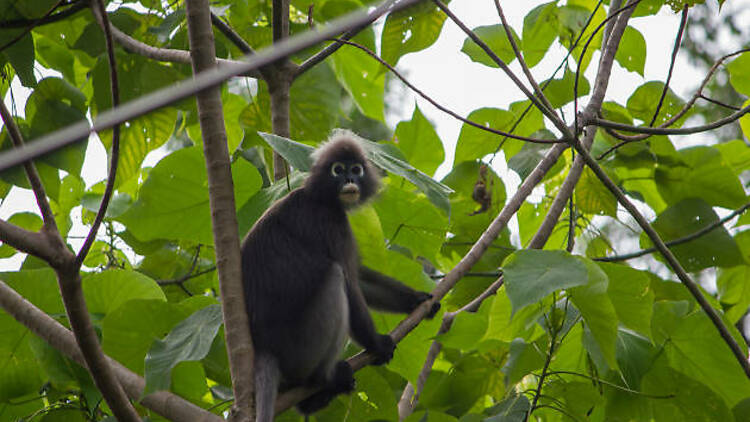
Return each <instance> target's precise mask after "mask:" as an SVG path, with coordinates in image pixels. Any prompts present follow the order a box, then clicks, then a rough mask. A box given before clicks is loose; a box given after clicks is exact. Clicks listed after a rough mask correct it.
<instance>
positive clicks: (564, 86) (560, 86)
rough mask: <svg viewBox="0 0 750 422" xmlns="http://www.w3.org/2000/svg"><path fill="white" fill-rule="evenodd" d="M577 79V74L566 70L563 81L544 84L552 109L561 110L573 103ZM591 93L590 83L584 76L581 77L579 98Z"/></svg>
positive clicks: (558, 80)
mask: <svg viewBox="0 0 750 422" xmlns="http://www.w3.org/2000/svg"><path fill="white" fill-rule="evenodd" d="M575 77H576V74H575V72H571V71H567V70H566V72H565V74H564V75H563V77H562V78H561V79H552V80H547V81H545V82H544V83H542V85H543V86H544V85H546V88H544V95H545V96H547V99H548V100H549V102H550V104H552V107H554V108H560V107H562V106H564V105H565V104H568V103H569V102H571V101H573V99H574V97H575V96H574V93H575V92H576V90H575V88H576V86H575ZM589 91H591V85H589V81H588V80H587V79H586V78H585V77H583V75H581V76H579V77H578V91H577V93H578V98H580V97H583V96H586V95H588V93H589Z"/></svg>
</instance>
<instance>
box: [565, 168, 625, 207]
mask: <svg viewBox="0 0 750 422" xmlns="http://www.w3.org/2000/svg"><path fill="white" fill-rule="evenodd" d="M575 202H576V205H577V206H578V207H579V208H580V209H581V211H583V212H585V213H589V214H598V215H609V216H611V217H615V218H616V217H617V199H615V197H614V195H612V192H610V191H609V189H607V188H606V187H605V186H604V184H603V183H602V182H601V181H600V180H599V178H598V177H596V175H595V174H594V172H593V171H591V169H589V168H588V167H586V168H585V169H584V170H583V173H582V174H581V179H580V180H579V181H578V186H576V196H575Z"/></svg>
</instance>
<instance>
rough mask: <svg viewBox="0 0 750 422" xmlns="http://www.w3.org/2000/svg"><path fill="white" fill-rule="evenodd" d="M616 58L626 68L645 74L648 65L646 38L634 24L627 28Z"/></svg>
mask: <svg viewBox="0 0 750 422" xmlns="http://www.w3.org/2000/svg"><path fill="white" fill-rule="evenodd" d="M615 60H617V61H618V62H619V63H620V66H622V67H624V68H625V69H627V70H629V71H631V72H637V73H638V74H639V75H641V76H643V69H644V68H645V66H646V39H645V38H643V35H642V34H641V33H640V32H639V31H638V30H637V29H635V28H633V27H632V26H628V27H627V28H625V33H623V34H622V40H620V46H619V48H618V49H617V52H616V53H615Z"/></svg>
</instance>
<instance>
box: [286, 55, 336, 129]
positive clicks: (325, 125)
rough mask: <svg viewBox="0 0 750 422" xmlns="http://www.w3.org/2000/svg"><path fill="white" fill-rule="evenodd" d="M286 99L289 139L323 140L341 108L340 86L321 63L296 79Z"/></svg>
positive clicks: (328, 69)
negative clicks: (290, 136) (288, 100)
mask: <svg viewBox="0 0 750 422" xmlns="http://www.w3.org/2000/svg"><path fill="white" fill-rule="evenodd" d="M289 98H290V102H289V114H290V127H291V131H292V133H291V135H292V138H294V139H301V140H305V141H318V140H321V139H325V138H326V137H327V136H328V133H329V132H330V131H331V129H333V128H334V126H335V124H336V120H337V118H338V116H339V109H340V107H341V86H340V85H339V84H338V82H337V81H336V76H335V75H334V73H333V71H332V70H331V68H330V66H328V64H327V63H321V64H319V65H317V66H315V67H313V68H312V69H310V70H308V71H307V72H305V73H304V74H303V75H302V76H300V77H299V78H297V79H296V80H295V81H294V84H292V87H291V89H290V91H289Z"/></svg>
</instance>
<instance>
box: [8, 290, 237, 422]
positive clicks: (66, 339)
mask: <svg viewBox="0 0 750 422" xmlns="http://www.w3.org/2000/svg"><path fill="white" fill-rule="evenodd" d="M0 307H1V308H3V310H5V312H7V313H8V314H9V315H10V316H12V317H13V318H14V319H15V320H16V321H18V322H19V323H21V324H23V325H24V326H26V327H27V328H28V329H29V330H30V331H31V332H32V333H34V334H35V335H37V336H38V337H39V338H41V339H42V340H44V341H46V342H47V343H49V345H50V346H52V347H54V348H55V349H57V350H59V351H60V352H62V353H63V354H64V355H66V356H67V357H69V358H70V359H72V360H74V361H76V362H78V364H80V365H83V366H86V363H85V360H84V359H83V355H82V354H81V351H80V349H79V348H78V345H77V344H76V341H75V338H74V337H73V333H71V332H70V331H69V330H68V329H66V328H65V327H63V326H62V324H60V323H59V322H57V321H55V320H54V319H53V318H52V317H50V316H49V315H47V314H46V313H44V311H42V310H40V309H39V308H37V307H36V306H34V305H33V304H32V303H31V302H29V301H27V300H26V299H25V298H24V297H23V296H21V295H19V294H18V293H17V292H16V291H15V290H13V289H12V288H10V287H9V286H8V285H7V284H5V283H4V282H3V281H0ZM107 359H108V360H109V363H110V364H111V365H112V366H113V368H114V370H115V373H116V374H117V377H118V379H119V381H120V382H121V383H122V385H123V388H125V390H126V391H127V393H128V395H129V396H130V397H131V398H132V399H133V400H138V399H140V398H141V397H142V395H143V389H144V388H145V386H146V382H145V381H144V380H143V378H141V377H139V376H138V375H136V374H135V373H133V372H131V371H130V370H129V369H127V368H125V367H124V366H122V365H121V364H120V363H118V362H117V361H116V360H114V359H111V358H107ZM141 404H142V405H144V406H146V407H147V408H149V409H151V410H153V411H154V412H156V413H158V414H160V415H161V416H163V417H165V418H167V419H169V420H173V421H185V422H188V421H200V422H220V421H223V419H222V418H220V417H219V416H216V415H214V414H213V413H210V412H207V411H206V410H203V409H201V408H200V407H198V406H196V405H194V404H192V403H190V402H188V401H186V400H184V399H182V398H181V397H179V396H176V395H174V394H172V393H170V392H167V391H160V392H158V393H153V394H149V395H148V396H146V397H143V399H142V400H141Z"/></svg>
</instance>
